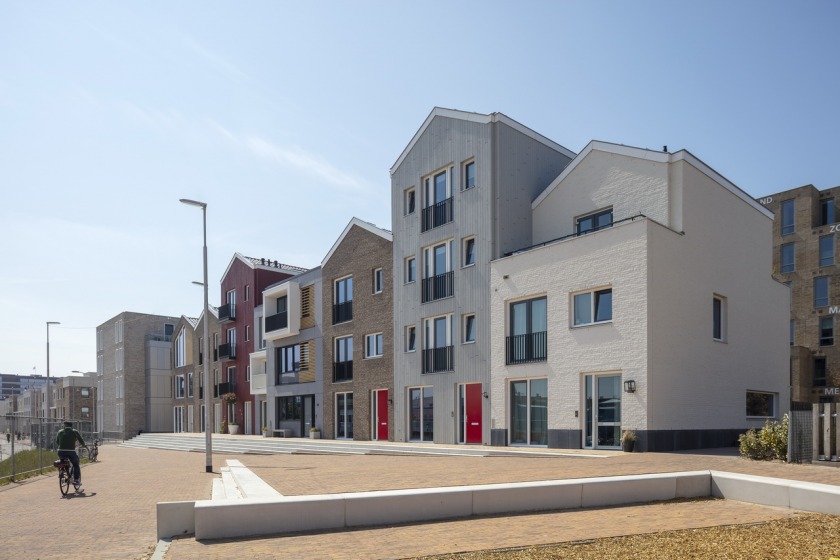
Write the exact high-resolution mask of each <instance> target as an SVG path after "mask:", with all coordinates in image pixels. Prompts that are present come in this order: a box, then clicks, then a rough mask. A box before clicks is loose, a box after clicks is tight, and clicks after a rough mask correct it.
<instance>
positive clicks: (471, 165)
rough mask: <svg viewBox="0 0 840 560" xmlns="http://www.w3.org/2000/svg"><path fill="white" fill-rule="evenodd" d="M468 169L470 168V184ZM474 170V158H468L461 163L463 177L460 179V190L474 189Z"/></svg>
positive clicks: (475, 184)
mask: <svg viewBox="0 0 840 560" xmlns="http://www.w3.org/2000/svg"><path fill="white" fill-rule="evenodd" d="M470 170H472V184H470ZM475 170H476V165H475V158H471V159H468V160H467V161H465V162H463V163H462V164H461V174H462V177H463V180H462V181H461V190H462V191H468V190H470V189H474V188H475V187H476V186H477V183H476V176H475Z"/></svg>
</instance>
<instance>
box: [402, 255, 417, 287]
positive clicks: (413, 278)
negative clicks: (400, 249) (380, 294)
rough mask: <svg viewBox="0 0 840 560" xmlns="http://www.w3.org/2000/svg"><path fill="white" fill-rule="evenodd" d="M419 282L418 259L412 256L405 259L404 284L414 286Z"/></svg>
mask: <svg viewBox="0 0 840 560" xmlns="http://www.w3.org/2000/svg"><path fill="white" fill-rule="evenodd" d="M415 282H417V257H415V256H414V255H411V256H410V257H406V258H405V262H404V266H403V283H404V284H414V283H415Z"/></svg>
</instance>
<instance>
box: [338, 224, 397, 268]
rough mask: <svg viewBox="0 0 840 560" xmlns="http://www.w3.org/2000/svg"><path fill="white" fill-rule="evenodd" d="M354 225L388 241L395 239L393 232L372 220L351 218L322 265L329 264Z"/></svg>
mask: <svg viewBox="0 0 840 560" xmlns="http://www.w3.org/2000/svg"><path fill="white" fill-rule="evenodd" d="M353 226H359V227H360V228H362V229H364V230H367V231H369V232H371V233H372V234H374V235H378V236H379V237H381V238H382V239H384V240H386V241H394V236H393V234H392V233H391V232H390V231H388V230H387V229H382V228H380V227H378V226H375V225H373V224H371V223H370V222H365V221H362V220H360V219H359V218H355V217H354V218H353V219H351V220H350V223H348V224H347V227H345V228H344V231H342V232H341V235H339V236H338V239H336V240H335V243H333V246H332V247H331V248H330V251H329V252H328V253H327V256H326V257H324V260H322V261H321V266H324V265H325V264H327V261H328V260H330V257H332V256H333V253H335V251H336V249H338V246H339V245H341V242H342V241H344V238H345V237H347V234H348V233H349V231H350V228H352V227H353Z"/></svg>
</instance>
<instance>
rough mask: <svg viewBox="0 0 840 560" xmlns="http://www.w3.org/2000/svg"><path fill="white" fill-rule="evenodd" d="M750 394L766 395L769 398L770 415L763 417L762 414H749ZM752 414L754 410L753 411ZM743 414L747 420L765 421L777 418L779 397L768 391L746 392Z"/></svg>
mask: <svg viewBox="0 0 840 560" xmlns="http://www.w3.org/2000/svg"><path fill="white" fill-rule="evenodd" d="M750 394H753V395H767V396H768V397H770V414H769V415H763V414H750V409H749V405H750ZM753 412H754V410H753ZM745 414H746V417H747V418H748V419H766V418H777V417H778V415H779V395H778V394H777V393H771V392H769V391H753V390H749V389H748V390H747V392H746V407H745Z"/></svg>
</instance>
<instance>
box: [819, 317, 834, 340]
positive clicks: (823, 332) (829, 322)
mask: <svg viewBox="0 0 840 560" xmlns="http://www.w3.org/2000/svg"><path fill="white" fill-rule="evenodd" d="M833 345H834V317H833V316H831V315H829V316H828V317H820V346H833Z"/></svg>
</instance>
